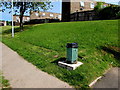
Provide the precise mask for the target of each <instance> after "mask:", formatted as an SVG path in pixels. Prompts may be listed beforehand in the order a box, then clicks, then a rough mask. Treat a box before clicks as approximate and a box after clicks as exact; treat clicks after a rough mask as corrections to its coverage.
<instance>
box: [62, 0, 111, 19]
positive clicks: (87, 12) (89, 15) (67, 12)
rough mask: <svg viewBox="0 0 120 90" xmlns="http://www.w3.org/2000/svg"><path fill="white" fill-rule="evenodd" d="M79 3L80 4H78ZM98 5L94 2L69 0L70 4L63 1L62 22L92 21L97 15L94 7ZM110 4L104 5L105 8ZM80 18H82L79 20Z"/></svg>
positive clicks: (90, 0)
mask: <svg viewBox="0 0 120 90" xmlns="http://www.w3.org/2000/svg"><path fill="white" fill-rule="evenodd" d="M78 1H79V2H78ZM96 5H97V1H94V0H77V2H75V1H74V0H68V2H64V0H63V1H62V21H75V20H80V21H81V20H82V21H84V20H92V19H93V16H95V13H94V12H93V10H94V7H95V6H96ZM108 5H109V4H106V3H105V4H104V5H103V7H106V6H108ZM79 17H80V18H79Z"/></svg>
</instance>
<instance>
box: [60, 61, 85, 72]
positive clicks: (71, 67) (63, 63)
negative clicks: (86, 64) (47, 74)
mask: <svg viewBox="0 0 120 90" xmlns="http://www.w3.org/2000/svg"><path fill="white" fill-rule="evenodd" d="M82 64H83V63H82V62H79V61H77V63H76V64H68V63H66V62H65V61H59V62H58V65H59V66H60V67H64V68H67V69H68V70H75V69H76V68H77V67H79V66H80V65H82Z"/></svg>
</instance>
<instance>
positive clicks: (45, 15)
mask: <svg viewBox="0 0 120 90" xmlns="http://www.w3.org/2000/svg"><path fill="white" fill-rule="evenodd" d="M30 19H31V20H32V19H59V20H61V14H60V13H52V12H39V11H36V12H33V11H31V12H30Z"/></svg>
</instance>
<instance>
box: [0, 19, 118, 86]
mask: <svg viewBox="0 0 120 90" xmlns="http://www.w3.org/2000/svg"><path fill="white" fill-rule="evenodd" d="M16 30H17V31H18V29H16ZM9 32H10V31H7V34H6V33H3V40H2V42H3V43H5V44H6V45H8V46H9V47H10V48H12V49H13V50H15V51H17V52H18V53H19V54H20V55H21V56H23V57H24V58H25V59H26V60H27V61H28V62H31V63H32V64H34V65H35V66H37V67H38V68H40V69H41V70H43V71H45V72H47V73H49V74H51V75H53V76H55V77H57V78H59V79H61V80H63V81H65V82H67V83H69V84H70V85H73V86H75V87H87V86H88V85H89V84H90V82H92V81H93V80H94V79H95V78H96V77H98V76H100V75H102V74H103V72H104V71H105V70H107V69H108V68H109V67H110V66H120V64H119V61H118V58H115V56H114V53H111V52H109V53H108V51H106V50H104V49H103V48H106V47H108V46H114V47H119V46H118V21H117V20H107V21H84V22H68V23H47V24H38V25H35V26H26V27H25V31H23V32H17V33H16V34H15V37H14V38H11V34H10V33H9ZM72 42H77V43H78V45H79V48H78V49H79V52H78V55H79V58H78V61H81V62H83V63H84V64H83V65H82V66H80V67H78V68H77V69H76V70H74V71H69V70H66V69H64V68H61V67H59V66H58V65H57V61H58V60H61V59H62V58H65V57H66V47H65V46H66V44H67V43H72Z"/></svg>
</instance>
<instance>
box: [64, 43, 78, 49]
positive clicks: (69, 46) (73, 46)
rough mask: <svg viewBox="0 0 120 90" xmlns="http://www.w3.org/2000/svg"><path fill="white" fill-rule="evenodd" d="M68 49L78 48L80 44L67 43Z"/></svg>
mask: <svg viewBox="0 0 120 90" xmlns="http://www.w3.org/2000/svg"><path fill="white" fill-rule="evenodd" d="M66 47H67V48H78V44H77V43H67V46H66Z"/></svg>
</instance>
